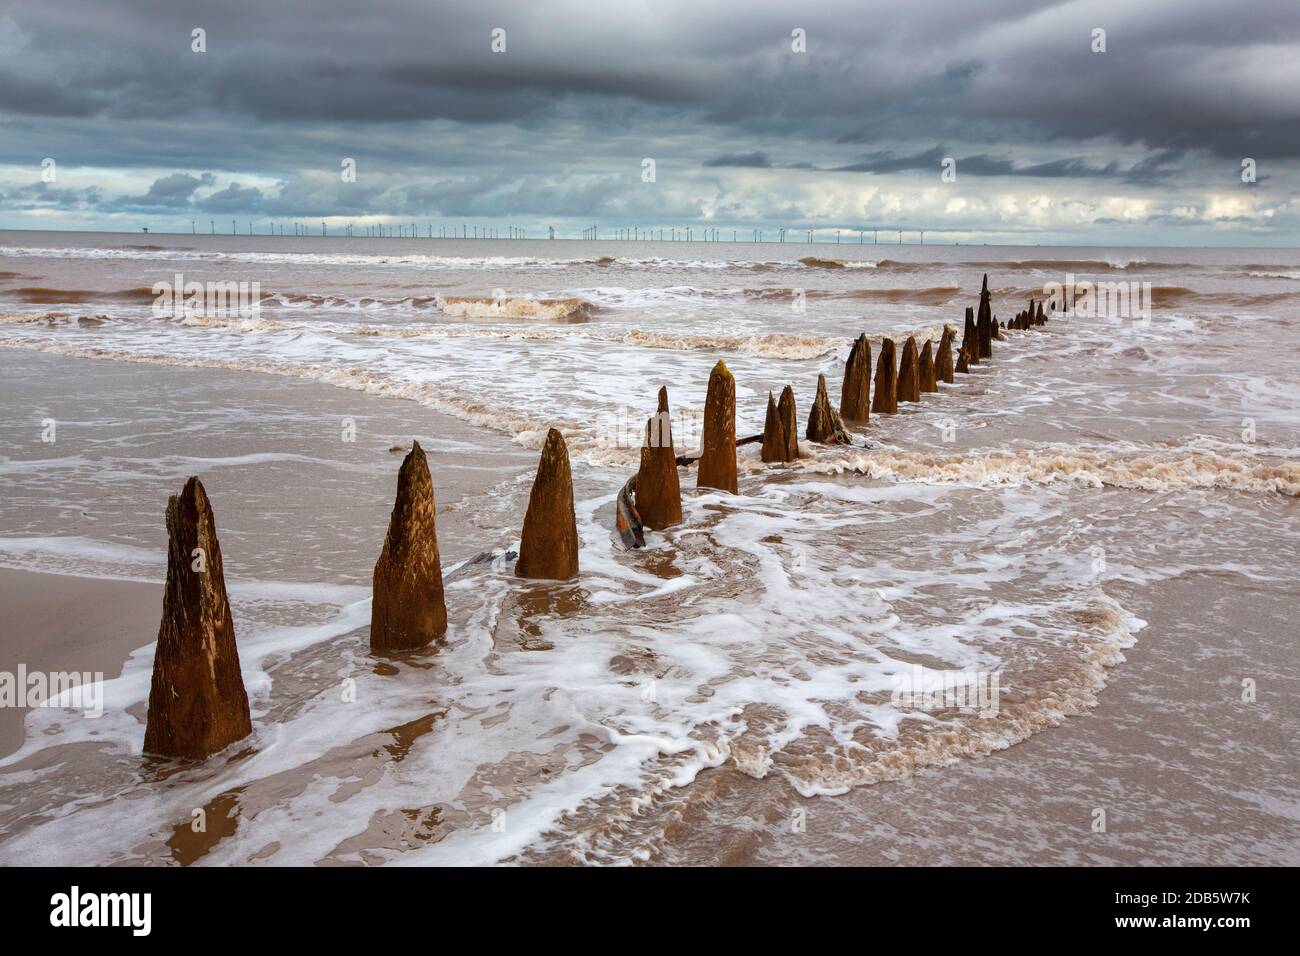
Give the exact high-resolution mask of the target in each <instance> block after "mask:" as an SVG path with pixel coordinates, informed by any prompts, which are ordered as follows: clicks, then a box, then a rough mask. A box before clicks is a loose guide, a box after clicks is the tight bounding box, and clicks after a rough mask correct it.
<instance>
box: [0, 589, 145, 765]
mask: <svg viewBox="0 0 1300 956" xmlns="http://www.w3.org/2000/svg"><path fill="white" fill-rule="evenodd" d="M0 607H2V608H4V618H5V624H4V639H3V640H0V671H8V672H9V673H14V672H15V671H16V668H17V667H18V665H19V664H25V665H26V667H27V671H28V673H31V672H33V671H45V672H49V671H75V672H77V673H92V674H93V673H95V672H100V673H102V674H103V675H104V679H105V680H112V679H113V678H114V677H117V676H118V675H119V674H121V673H122V664H123V663H124V662H125V661H126V659H127V657H128V656H129V655H130V653H131V652H132V651H133V650H135V649H136V648H138V647H142V646H144V645H146V644H150V643H152V642H153V641H154V640H155V639H156V638H157V633H158V615H159V613H160V612H161V610H162V587H161V585H156V584H145V583H143V582H139V581H110V580H104V579H94V578H78V577H73V576H71V575H65V574H40V573H36V572H32V571H16V570H12V569H10V568H0ZM26 714H27V708H26V707H21V708H10V707H0V757H3V756H5V755H6V754H9V753H12V752H13V751H15V750H17V749H18V747H19V746H20V745H21V744H22V741H23V718H24V717H25V716H26Z"/></svg>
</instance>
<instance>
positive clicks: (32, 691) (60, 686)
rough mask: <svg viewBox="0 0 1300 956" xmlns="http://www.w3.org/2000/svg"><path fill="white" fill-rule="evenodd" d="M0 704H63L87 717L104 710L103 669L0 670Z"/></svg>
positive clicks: (14, 705) (21, 666)
mask: <svg viewBox="0 0 1300 956" xmlns="http://www.w3.org/2000/svg"><path fill="white" fill-rule="evenodd" d="M0 707H33V708H35V707H62V708H65V709H68V710H80V711H81V712H82V713H83V714H84V715H85V716H86V717H91V718H94V717H101V716H103V713H104V675H103V673H102V672H100V671H95V672H94V673H93V674H92V673H90V672H89V671H86V672H85V673H80V672H78V671H51V672H46V671H29V670H28V669H27V665H26V664H19V665H18V670H17V671H0Z"/></svg>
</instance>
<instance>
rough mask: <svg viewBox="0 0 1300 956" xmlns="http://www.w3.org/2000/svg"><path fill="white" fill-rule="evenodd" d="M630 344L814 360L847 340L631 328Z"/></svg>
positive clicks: (776, 334) (628, 334)
mask: <svg viewBox="0 0 1300 956" xmlns="http://www.w3.org/2000/svg"><path fill="white" fill-rule="evenodd" d="M623 341H624V342H626V343H627V344H629V345H640V346H644V347H646V348H657V349H682V350H689V351H708V352H741V353H744V354H746V355H762V356H765V357H767V358H783V359H811V358H819V357H820V356H823V355H827V354H829V353H831V352H834V351H835V350H836V349H838V348H840V346H841V345H842V344H843V340H842V339H839V338H832V337H830V336H825V335H800V334H798V333H792V332H767V333H756V334H754V335H695V334H691V333H674V332H653V331H644V330H641V329H629V330H628V331H627V333H626V334H625V335H624V336H623Z"/></svg>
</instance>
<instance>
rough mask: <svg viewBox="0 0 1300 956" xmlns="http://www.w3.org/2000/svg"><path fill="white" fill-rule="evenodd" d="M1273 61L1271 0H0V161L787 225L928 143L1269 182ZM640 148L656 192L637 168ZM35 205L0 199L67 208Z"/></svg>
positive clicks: (1173, 179)
mask: <svg viewBox="0 0 1300 956" xmlns="http://www.w3.org/2000/svg"><path fill="white" fill-rule="evenodd" d="M1098 26H1102V27H1104V28H1105V29H1106V31H1107V51H1106V52H1105V53H1100V54H1097V53H1093V52H1091V49H1090V40H1091V33H1092V30H1093V29H1094V28H1096V27H1098ZM498 27H500V28H502V29H504V30H505V31H506V52H504V53H494V52H493V51H492V49H491V42H492V37H491V31H492V30H493V29H494V28H498ZM795 27H799V28H802V29H804V30H805V31H806V36H807V52H805V53H796V52H794V51H793V50H792V49H791V46H790V39H791V38H790V33H791V30H792V29H793V28H795ZM195 28H202V29H204V30H206V42H207V51H206V52H204V53H195V52H192V50H191V32H192V31H193V30H194V29H195ZM1298 60H1300V4H1297V3H1296V2H1295V0H1239V2H1237V3H1234V4H1232V5H1224V4H1222V3H1221V2H1219V0H1146V2H1144V3H1142V4H1140V5H1139V4H1121V3H1118V2H1113V3H1112V2H1100V0H1097V2H1084V3H1069V4H1062V3H1056V4H1046V5H1045V4H1043V3H1042V2H1041V0H985V2H981V3H978V4H974V3H964V4H963V3H956V2H953V0H912V2H910V3H908V4H896V3H887V2H863V0H818V2H817V3H815V4H811V5H802V6H796V7H792V6H791V5H789V4H788V3H784V2H776V0H754V2H751V3H747V4H745V5H744V8H743V13H742V12H741V11H739V10H738V8H737V6H736V5H735V4H734V3H731V2H723V0H714V2H710V0H690V2H686V0H661V2H659V3H656V4H653V5H633V4H603V5H601V4H589V3H580V2H577V0H569V2H566V0H557V3H554V4H546V5H527V4H520V3H518V2H517V0H479V2H477V3H475V4H472V5H468V4H460V3H453V2H451V0H432V2H431V0H372V2H368V3H358V2H356V0H314V2H313V3H311V4H310V5H303V4H300V3H284V4H277V3H266V2H264V0H223V2H222V3H221V4H211V3H200V2H196V0H135V2H133V3H132V4H126V5H123V4H111V5H110V4H104V3H103V2H102V0H60V2H59V3H57V4H56V3H50V2H49V0H10V2H8V3H7V4H6V5H5V6H4V7H2V8H0V64H3V65H2V66H0V124H3V126H4V128H5V135H4V136H3V137H0V164H9V165H12V166H17V167H20V168H27V167H30V168H37V164H38V163H39V159H40V157H42V156H55V157H57V158H58V159H59V161H60V164H61V166H62V167H64V168H75V167H93V168H99V169H119V170H142V171H146V172H145V174H144V175H146V176H151V177H154V179H153V183H152V185H151V186H149V187H148V188H147V189H145V188H144V187H143V185H141V186H137V187H135V188H134V190H133V191H134V192H136V193H137V194H136V195H129V196H119V197H118V198H116V199H112V198H109V199H105V198H103V197H102V196H101V197H100V199H99V200H97V202H98V203H99V204H100V205H101V206H102V208H103V209H104V210H105V211H106V212H113V211H118V212H130V211H135V210H140V211H149V210H158V211H159V212H160V214H161V213H164V212H166V211H168V210H174V211H176V212H177V213H178V214H184V213H186V212H188V211H190V210H200V211H211V212H213V213H217V212H220V213H222V214H225V213H230V214H232V215H235V214H247V215H249V216H254V215H264V216H321V215H349V216H351V215H356V216H361V215H366V214H391V215H406V214H408V213H409V214H412V215H423V214H428V215H435V214H445V215H449V216H474V215H478V216H489V215H503V216H513V215H526V214H533V215H538V216H563V215H568V214H572V215H575V216H598V215H600V216H643V215H649V214H658V215H661V216H663V217H686V216H690V215H704V214H707V213H701V211H700V210H701V209H703V208H705V207H706V206H707V208H709V209H711V210H713V211H714V213H715V214H717V213H726V214H728V215H735V216H737V217H740V216H742V215H749V216H759V215H772V216H783V217H786V216H788V217H789V218H791V219H793V218H797V217H796V216H795V215H794V214H795V213H797V212H798V211H799V210H801V209H809V208H818V206H819V204H818V203H817V201H816V200H815V199H814V197H812V196H810V195H807V194H805V193H802V192H800V189H801V188H802V187H801V186H800V185H798V184H799V183H801V182H802V180H800V179H799V178H798V177H799V175H800V174H802V173H807V174H811V175H816V174H818V173H830V172H840V173H861V174H865V175H868V176H881V177H888V176H894V175H898V174H910V173H917V174H926V175H933V176H934V177H935V179H936V180H937V178H938V173H939V171H940V163H941V161H942V160H943V159H944V158H945V157H948V156H951V157H953V158H955V159H956V160H957V171H958V175H959V177H963V179H962V182H966V181H967V180H966V179H965V178H964V177H968V176H969V177H977V178H978V177H1015V178H1020V179H1024V180H1041V181H1043V183H1044V188H1048V184H1049V183H1050V188H1051V189H1053V190H1061V191H1063V192H1064V191H1067V190H1074V191H1078V192H1081V193H1083V194H1087V193H1088V191H1089V190H1090V189H1093V190H1095V189H1098V188H1100V184H1102V183H1105V184H1106V187H1105V188H1108V189H1109V188H1111V186H1112V185H1113V186H1114V187H1115V188H1130V189H1137V188H1143V189H1147V188H1149V189H1166V190H1176V189H1178V188H1188V187H1190V186H1193V185H1196V184H1202V183H1203V184H1213V185H1214V186H1215V187H1222V186H1223V184H1224V182H1225V181H1228V182H1231V180H1228V179H1227V173H1228V172H1231V170H1233V169H1234V168H1236V169H1238V170H1239V166H1238V165H1237V164H1239V162H1240V160H1241V158H1243V157H1248V156H1249V157H1254V158H1256V159H1257V160H1258V161H1259V163H1260V167H1261V168H1260V177H1259V178H1260V181H1264V180H1265V179H1266V178H1267V176H1268V175H1272V176H1275V177H1277V178H1279V179H1282V180H1283V181H1284V183H1285V181H1286V180H1287V178H1288V177H1293V176H1294V172H1295V170H1296V166H1297V163H1300V97H1297V96H1295V95H1294V88H1295V78H1296V73H1295V66H1294V64H1295V63H1296V62H1297V61H1298ZM931 144H940V145H931ZM345 156H347V157H354V158H356V159H357V160H358V163H359V169H360V171H361V172H360V175H359V178H358V181H357V182H356V183H352V184H343V183H341V182H340V181H339V178H338V164H339V160H340V159H341V158H342V157H345ZM645 156H653V157H655V158H656V160H657V161H658V163H659V170H660V174H659V182H660V184H661V185H662V186H663V187H664V188H662V189H660V190H658V191H648V190H643V189H641V188H640V183H639V179H638V174H639V168H638V164H639V163H640V160H641V158H642V157H645ZM702 167H703V168H707V169H711V170H717V172H715V173H710V174H709V177H710V179H711V180H713V181H716V182H715V188H720V187H717V186H716V184H717V183H721V182H723V181H725V179H726V177H727V172H726V170H728V169H752V170H766V171H768V172H766V173H764V174H763V175H764V176H771V177H774V184H773V187H772V194H771V195H767V196H764V197H761V202H760V200H759V199H752V200H742V199H739V198H736V197H729V196H715V197H714V198H713V199H712V201H711V202H710V203H705V202H704V200H702V199H701V198H699V197H696V196H686V195H684V194H682V193H681V192H680V191H678V190H677V188H676V185H675V184H679V183H681V182H682V181H683V179H684V178H685V176H686V174H685V173H683V172H681V171H682V170H695V171H698V170H700V169H701V168H702ZM202 170H220V171H221V176H220V181H219V182H218V181H217V180H215V179H213V180H209V181H206V182H199V183H196V182H194V180H196V179H200V178H201V176H202V173H201V172H200V171H202ZM209 175H211V174H209ZM776 177H786V178H785V179H783V180H781V181H780V182H779V183H777V181H776ZM139 178H140V177H137V179H139ZM745 178H747V179H752V178H758V177H745ZM145 181H146V182H147V181H149V180H147V179H146V180H145ZM268 183H277V184H278V185H276V186H275V187H274V188H271V187H269V186H268V185H267V184H268ZM1243 188H1246V187H1245V186H1244V185H1243ZM1284 188H1285V187H1284ZM782 190H784V191H786V193H787V194H780V193H781V192H782ZM1256 193H1258V190H1257V189H1256ZM50 196H51V197H60V198H44V199H42V198H39V197H35V196H29V197H27V199H26V200H24V201H27V202H40V203H54V204H58V203H61V202H62V203H66V204H68V205H69V207H72V206H74V205H76V206H79V207H80V206H84V204H85V202H86V198H85V194H83V193H76V192H72V191H66V190H65V191H62V192H55V193H51V194H50Z"/></svg>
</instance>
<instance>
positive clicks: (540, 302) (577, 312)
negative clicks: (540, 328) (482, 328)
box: [438, 296, 596, 322]
mask: <svg viewBox="0 0 1300 956" xmlns="http://www.w3.org/2000/svg"><path fill="white" fill-rule="evenodd" d="M438 306H439V310H440V311H441V312H442V313H443V314H444V315H451V316H455V317H457V318H463V319H543V320H546V321H550V322H588V321H590V319H591V316H592V313H593V312H594V311H595V308H596V307H595V306H594V305H593V304H592V303H590V302H588V301H586V300H585V299H493V298H485V297H484V298H474V297H468V296H444V297H443V298H442V299H440V300H439V302H438Z"/></svg>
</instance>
